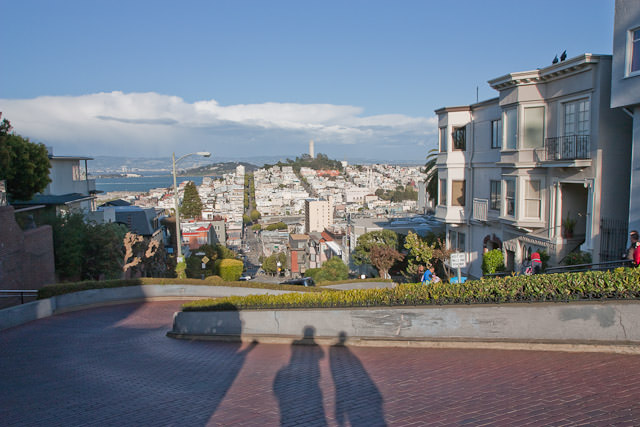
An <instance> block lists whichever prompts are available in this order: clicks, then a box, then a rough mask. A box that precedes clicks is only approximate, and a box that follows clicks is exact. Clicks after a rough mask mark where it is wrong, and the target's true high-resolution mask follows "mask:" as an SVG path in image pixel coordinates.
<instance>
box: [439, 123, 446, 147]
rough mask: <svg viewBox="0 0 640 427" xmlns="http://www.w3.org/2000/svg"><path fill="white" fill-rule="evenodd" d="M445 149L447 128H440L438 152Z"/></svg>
mask: <svg viewBox="0 0 640 427" xmlns="http://www.w3.org/2000/svg"><path fill="white" fill-rule="evenodd" d="M445 151H447V128H446V127H443V128H440V152H441V153H444V152H445Z"/></svg>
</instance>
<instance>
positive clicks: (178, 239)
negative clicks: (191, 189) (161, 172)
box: [173, 151, 211, 264]
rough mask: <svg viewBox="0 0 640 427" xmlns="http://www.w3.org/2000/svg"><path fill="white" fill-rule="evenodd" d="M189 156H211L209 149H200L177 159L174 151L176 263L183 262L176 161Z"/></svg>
mask: <svg viewBox="0 0 640 427" xmlns="http://www.w3.org/2000/svg"><path fill="white" fill-rule="evenodd" d="M188 156H202V157H211V153H209V152H208V151H198V152H197V153H189V154H185V155H184V156H182V157H179V158H178V160H176V153H173V200H174V203H175V209H176V247H177V249H178V257H177V259H176V264H177V263H180V262H182V237H180V206H179V203H178V184H177V183H176V163H178V162H179V161H180V160H182V159H184V158H185V157H188Z"/></svg>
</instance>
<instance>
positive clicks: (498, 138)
mask: <svg viewBox="0 0 640 427" xmlns="http://www.w3.org/2000/svg"><path fill="white" fill-rule="evenodd" d="M500 147H502V120H492V121H491V148H500Z"/></svg>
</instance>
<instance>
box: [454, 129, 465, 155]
mask: <svg viewBox="0 0 640 427" xmlns="http://www.w3.org/2000/svg"><path fill="white" fill-rule="evenodd" d="M451 137H452V139H453V149H454V150H462V151H464V150H466V149H467V139H466V128H465V127H461V128H453V133H452V134H451Z"/></svg>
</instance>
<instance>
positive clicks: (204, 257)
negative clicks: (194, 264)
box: [202, 255, 209, 264]
mask: <svg viewBox="0 0 640 427" xmlns="http://www.w3.org/2000/svg"><path fill="white" fill-rule="evenodd" d="M208 262H209V257H208V256H206V255H205V256H203V257H202V263H203V264H206V263H208Z"/></svg>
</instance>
